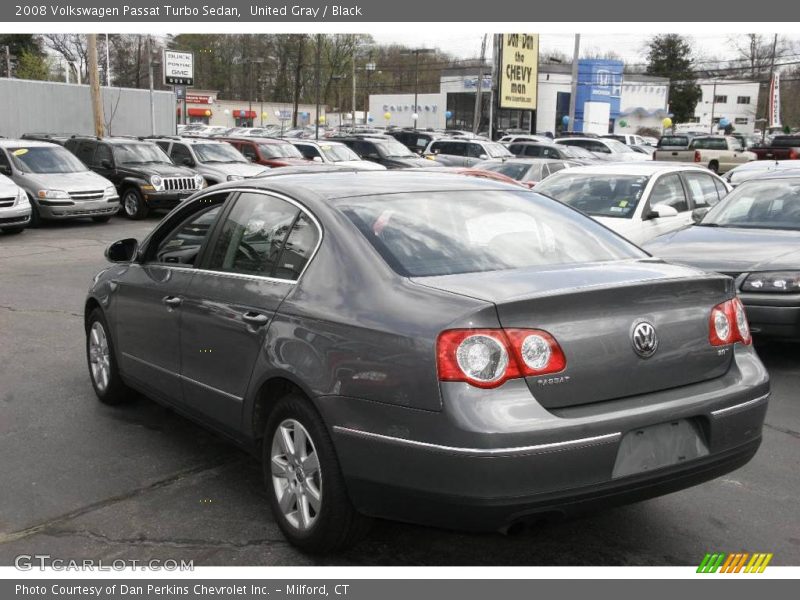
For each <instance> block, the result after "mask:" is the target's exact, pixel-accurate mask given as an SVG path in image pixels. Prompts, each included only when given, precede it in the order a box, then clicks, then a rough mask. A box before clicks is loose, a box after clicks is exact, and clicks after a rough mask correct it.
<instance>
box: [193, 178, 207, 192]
mask: <svg viewBox="0 0 800 600" xmlns="http://www.w3.org/2000/svg"><path fill="white" fill-rule="evenodd" d="M194 185H195V187H196V188H198V189H200V188H204V187H206V180H205V179H203V176H202V175H195V176H194Z"/></svg>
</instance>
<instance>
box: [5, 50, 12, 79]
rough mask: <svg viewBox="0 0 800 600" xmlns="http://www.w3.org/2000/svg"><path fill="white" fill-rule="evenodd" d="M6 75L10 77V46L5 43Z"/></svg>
mask: <svg viewBox="0 0 800 600" xmlns="http://www.w3.org/2000/svg"><path fill="white" fill-rule="evenodd" d="M6 77H8V78H9V79H11V48H10V47H9V46H8V45H6Z"/></svg>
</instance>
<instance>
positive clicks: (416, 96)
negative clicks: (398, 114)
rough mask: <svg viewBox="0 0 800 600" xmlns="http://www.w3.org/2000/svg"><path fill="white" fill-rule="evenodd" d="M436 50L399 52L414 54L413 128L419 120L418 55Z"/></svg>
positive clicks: (424, 49)
mask: <svg viewBox="0 0 800 600" xmlns="http://www.w3.org/2000/svg"><path fill="white" fill-rule="evenodd" d="M435 53H436V50H434V49H433V48H414V49H412V50H403V51H402V52H400V54H405V55H409V54H413V55H414V111H413V112H412V114H411V118H412V119H413V120H414V129H416V128H417V123H418V120H419V112H418V108H417V107H418V103H419V55H420V54H435Z"/></svg>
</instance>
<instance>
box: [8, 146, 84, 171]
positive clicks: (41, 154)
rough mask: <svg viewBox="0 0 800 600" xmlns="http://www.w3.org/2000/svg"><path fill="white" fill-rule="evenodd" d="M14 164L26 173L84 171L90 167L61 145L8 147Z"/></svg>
mask: <svg viewBox="0 0 800 600" xmlns="http://www.w3.org/2000/svg"><path fill="white" fill-rule="evenodd" d="M8 153H9V155H10V156H11V160H12V161H14V166H15V167H16V168H17V169H19V170H20V171H23V172H26V173H82V172H84V171H88V170H89V169H88V168H87V167H86V165H84V164H83V163H82V162H81V161H80V160H78V158H77V157H76V156H75V155H74V154H72V152H70V151H69V150H66V149H64V148H62V147H61V146H30V147H25V146H21V147H17V148H8Z"/></svg>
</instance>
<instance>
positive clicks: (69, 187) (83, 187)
mask: <svg viewBox="0 0 800 600" xmlns="http://www.w3.org/2000/svg"><path fill="white" fill-rule="evenodd" d="M24 177H25V180H26V181H27V182H29V183H31V184H33V185H36V186H38V187H41V189H48V190H63V191H65V192H79V191H89V190H99V189H105V188H107V187H110V186H111V185H112V184H111V182H110V181H109V180H108V179H106V178H105V177H103V176H101V175H98V174H97V173H94V172H93V171H80V172H78V173H25V174H24Z"/></svg>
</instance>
